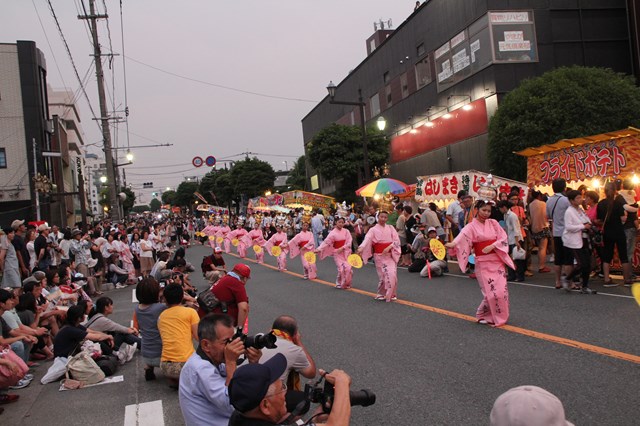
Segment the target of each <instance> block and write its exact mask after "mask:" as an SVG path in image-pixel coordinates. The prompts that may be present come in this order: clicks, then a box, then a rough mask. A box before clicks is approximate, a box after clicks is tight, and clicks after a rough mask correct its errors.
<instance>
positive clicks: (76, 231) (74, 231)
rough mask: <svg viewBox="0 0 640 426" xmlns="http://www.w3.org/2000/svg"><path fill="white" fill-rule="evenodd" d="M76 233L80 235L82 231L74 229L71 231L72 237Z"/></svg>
mask: <svg viewBox="0 0 640 426" xmlns="http://www.w3.org/2000/svg"><path fill="white" fill-rule="evenodd" d="M76 235H82V231H81V230H79V229H74V230H73V231H71V236H72V237H75V236H76Z"/></svg>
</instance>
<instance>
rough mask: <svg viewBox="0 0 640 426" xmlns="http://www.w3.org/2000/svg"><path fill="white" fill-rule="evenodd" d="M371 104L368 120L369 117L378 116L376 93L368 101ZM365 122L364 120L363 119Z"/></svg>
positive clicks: (378, 100)
mask: <svg viewBox="0 0 640 426" xmlns="http://www.w3.org/2000/svg"><path fill="white" fill-rule="evenodd" d="M370 101H371V103H370V105H371V115H370V117H369V118H371V117H375V116H376V115H378V114H380V95H379V94H378V93H376V94H375V95H373V96H372V97H371V99H370ZM365 120H366V118H365Z"/></svg>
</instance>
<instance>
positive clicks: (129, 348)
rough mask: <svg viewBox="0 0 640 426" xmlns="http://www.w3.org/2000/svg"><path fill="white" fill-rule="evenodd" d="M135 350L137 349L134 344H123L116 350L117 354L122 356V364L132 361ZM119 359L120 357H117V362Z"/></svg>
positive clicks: (136, 345)
mask: <svg viewBox="0 0 640 426" xmlns="http://www.w3.org/2000/svg"><path fill="white" fill-rule="evenodd" d="M137 348H138V344H137V343H134V344H133V345H129V344H127V343H123V344H121V345H120V349H119V350H118V353H121V354H122V357H123V358H124V362H129V361H131V360H132V359H133V356H134V355H135V354H136V349H137ZM119 359H120V357H119V356H118V360H119ZM123 364H124V363H123Z"/></svg>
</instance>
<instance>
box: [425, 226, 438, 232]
mask: <svg viewBox="0 0 640 426" xmlns="http://www.w3.org/2000/svg"><path fill="white" fill-rule="evenodd" d="M431 231H433V232H438V231H437V230H436V228H434V227H433V226H430V227H429V229H427V234H428V233H429V232H431Z"/></svg>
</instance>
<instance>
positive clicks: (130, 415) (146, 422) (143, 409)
mask: <svg viewBox="0 0 640 426" xmlns="http://www.w3.org/2000/svg"><path fill="white" fill-rule="evenodd" d="M124 426H164V413H163V411H162V400H157V401H151V402H143V403H142V404H132V405H127V406H126V407H125V409H124Z"/></svg>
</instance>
